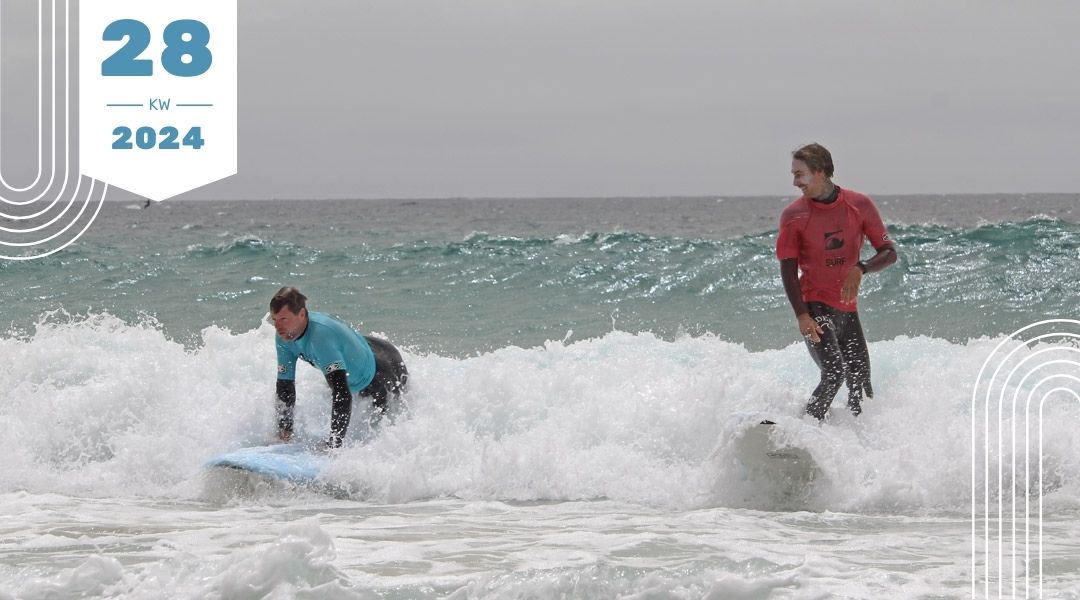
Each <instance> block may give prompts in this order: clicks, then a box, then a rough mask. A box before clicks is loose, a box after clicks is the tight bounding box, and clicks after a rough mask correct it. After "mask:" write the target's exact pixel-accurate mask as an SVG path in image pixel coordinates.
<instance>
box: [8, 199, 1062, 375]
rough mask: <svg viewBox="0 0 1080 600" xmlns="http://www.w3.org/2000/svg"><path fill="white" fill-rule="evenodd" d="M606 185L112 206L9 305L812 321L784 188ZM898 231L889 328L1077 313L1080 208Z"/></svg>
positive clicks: (252, 322)
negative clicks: (572, 193) (684, 196)
mask: <svg viewBox="0 0 1080 600" xmlns="http://www.w3.org/2000/svg"><path fill="white" fill-rule="evenodd" d="M595 204H597V205H599V206H593V205H590V204H589V203H588V202H587V201H579V202H577V203H573V202H570V201H558V200H553V201H542V200H538V201H534V202H533V203H531V204H524V203H522V202H521V201H518V202H517V203H513V202H507V203H505V204H504V205H499V204H497V203H493V202H489V203H481V202H478V201H456V203H455V201H442V202H441V203H440V202H431V203H416V202H412V203H407V202H405V203H396V204H394V203H386V202H384V203H374V204H373V203H364V202H352V203H345V202H326V203H322V202H293V203H289V202H264V203H260V202H247V203H244V202H204V203H173V204H168V203H166V204H162V205H155V206H153V207H151V209H149V210H145V211H144V210H132V207H125V206H120V205H109V206H107V207H106V210H104V211H103V212H102V215H101V217H99V220H98V222H97V223H95V225H94V228H93V229H92V230H91V231H90V232H89V233H88V234H87V235H85V236H84V238H83V239H81V240H80V241H79V242H78V243H77V244H76V245H75V246H73V247H72V248H69V249H67V250H65V251H63V252H61V253H58V254H56V255H54V256H51V257H47V258H44V259H39V260H33V261H26V262H21V263H15V262H2V263H0V277H2V278H3V281H4V286H3V290H2V292H0V298H2V300H3V304H4V311H3V321H4V324H5V325H9V326H10V327H12V328H13V329H14V330H15V331H17V332H29V331H32V329H33V327H34V324H35V323H36V322H37V321H39V320H40V319H42V318H43V316H44V315H46V314H47V313H49V312H50V311H60V310H62V311H64V312H63V313H58V314H53V315H52V317H50V318H54V319H55V318H66V317H65V316H63V315H64V314H67V315H76V316H77V315H83V314H86V313H101V312H108V313H110V314H113V315H115V316H119V317H120V318H122V319H124V320H125V321H128V322H135V321H140V320H147V319H151V320H154V321H156V322H157V323H158V324H159V325H160V326H161V327H162V328H163V329H164V330H165V331H166V332H167V333H168V335H170V336H171V337H173V338H174V339H178V340H182V341H185V342H192V341H195V340H197V339H198V334H199V332H200V331H201V330H202V329H203V328H205V327H207V326H210V325H221V326H224V327H227V328H230V329H231V330H233V331H238V332H239V331H247V330H250V329H252V328H254V327H255V326H256V325H257V323H258V320H259V319H260V318H261V317H262V316H263V315H264V313H265V312H266V308H265V307H266V304H267V301H268V299H269V297H270V296H271V295H272V294H273V292H274V291H275V290H276V289H277V288H278V287H280V286H282V285H286V284H290V285H296V286H299V287H300V288H301V289H302V290H303V291H304V292H305V293H306V294H307V295H308V296H309V298H310V299H311V303H312V305H313V306H316V307H317V308H318V309H319V310H323V311H326V312H329V313H332V314H336V315H339V316H340V317H342V318H343V319H345V320H347V321H349V322H351V323H353V324H354V325H357V326H358V327H360V328H362V329H364V330H366V331H373V332H378V333H383V334H386V335H388V336H390V337H391V338H392V339H394V340H397V341H399V342H400V343H402V344H403V345H405V346H408V347H410V348H413V349H415V350H418V351H430V352H437V353H442V354H450V355H464V354H469V353H472V352H476V351H487V350H491V349H494V348H499V347H504V346H508V345H517V346H524V347H530V346H534V345H537V344H541V343H543V342H544V341H545V340H549V339H558V340H561V339H564V338H566V337H567V336H570V339H582V338H591V337H596V336H600V335H603V334H604V333H606V332H608V331H611V330H612V329H618V330H622V331H629V332H639V331H650V332H653V333H655V334H657V335H658V336H661V337H663V338H665V339H671V338H673V337H675V336H679V335H682V334H689V335H700V334H704V333H713V334H716V335H717V336H719V337H721V338H723V339H727V340H730V341H734V342H738V343H742V344H745V345H746V346H747V347H748V348H750V349H761V348H775V347H783V346H785V345H787V344H790V343H791V342H792V341H793V340H794V339H795V338H796V336H795V335H794V333H795V332H794V325H793V321H792V318H791V312H790V308H789V307H788V306H787V300H786V298H785V297H784V295H783V293H782V289H781V284H780V280H779V276H778V268H777V262H776V260H775V258H774V256H773V244H774V242H775V225H774V223H773V220H774V219H775V216H776V214H777V212H778V210H779V208H780V207H782V204H781V203H778V202H775V201H772V202H764V201H760V202H757V203H750V202H747V203H743V204H741V205H740V204H738V203H735V202H729V203H727V204H724V203H715V202H710V203H707V204H704V205H702V204H701V201H698V202H697V203H692V202H687V203H685V204H680V203H679V202H672V201H668V202H664V201H655V202H651V203H650V202H647V201H637V202H636V203H634V204H632V205H630V206H621V205H618V204H612V203H610V202H609V203H599V202H598V203H595ZM891 206H893V207H894V210H893V212H904V211H902V210H900V209H898V208H896V207H895V203H893V205H891ZM889 207H890V205H889V204H887V203H886V204H885V205H884V207H883V212H884V213H885V215H886V219H887V220H889ZM958 210H960V211H961V212H962V209H958ZM703 211H707V212H703ZM907 212H908V213H910V212H911V211H910V210H908V211H907ZM999 212H1003V211H1001V210H999ZM1004 214H1005V215H1008V214H1009V211H1004ZM891 231H892V234H893V237H894V238H895V239H896V241H897V242H898V244H899V247H900V260H899V262H898V264H897V265H895V266H894V267H892V268H890V269H888V270H886V271H884V272H882V273H879V274H874V275H873V276H871V277H868V278H867V279H866V280H865V282H864V287H863V291H862V295H861V299H860V310H861V312H862V314H863V315H864V324H865V326H866V330H867V336H868V338H869V339H870V340H871V341H873V340H882V339H892V338H895V337H896V336H901V335H908V336H915V335H929V336H933V337H939V338H946V339H949V340H952V341H964V340H967V339H970V338H973V337H979V336H983V335H996V334H1001V333H1008V332H1011V331H1013V330H1015V329H1016V328H1018V327H1020V326H1023V325H1025V324H1027V323H1030V322H1032V321H1033V320H1037V319H1041V318H1046V317H1048V316H1070V315H1074V314H1075V312H1076V299H1077V298H1078V297H1080V278H1078V277H1077V273H1078V270H1077V266H1076V265H1077V263H1078V260H1080V225H1078V224H1077V223H1076V222H1074V221H1070V220H1064V219H1060V218H1051V217H1047V216H1033V217H1028V218H1024V219H1021V220H1017V221H1000V222H995V223H984V224H981V225H979V224H975V225H969V226H956V225H952V226H949V225H939V224H900V225H896V224H894V225H892V226H891ZM866 252H867V253H868V252H869V250H868V249H867V250H866ZM864 254H865V253H864Z"/></svg>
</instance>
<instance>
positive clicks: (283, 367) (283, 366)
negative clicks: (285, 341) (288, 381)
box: [277, 365, 288, 373]
mask: <svg viewBox="0 0 1080 600" xmlns="http://www.w3.org/2000/svg"><path fill="white" fill-rule="evenodd" d="M285 371H288V369H286V368H285V365H278V366H277V372H278V373H284V372H285Z"/></svg>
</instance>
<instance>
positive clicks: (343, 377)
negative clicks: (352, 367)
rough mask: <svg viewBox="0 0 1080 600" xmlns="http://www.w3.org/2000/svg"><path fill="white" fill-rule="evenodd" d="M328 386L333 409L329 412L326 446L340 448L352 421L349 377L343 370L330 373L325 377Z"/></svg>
mask: <svg viewBox="0 0 1080 600" xmlns="http://www.w3.org/2000/svg"><path fill="white" fill-rule="evenodd" d="M326 383H328V384H330V394H331V396H332V397H333V407H332V408H331V410H330V437H329V438H328V439H327V440H326V445H327V446H329V447H331V448H339V447H341V440H342V439H344V438H345V433H346V432H347V431H348V430H349V421H350V420H351V419H352V391H351V390H349V376H348V374H347V373H346V372H345V371H344V370H343V369H337V370H334V371H331V372H330V373H328V374H327V375H326Z"/></svg>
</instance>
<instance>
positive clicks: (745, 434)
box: [731, 415, 819, 489]
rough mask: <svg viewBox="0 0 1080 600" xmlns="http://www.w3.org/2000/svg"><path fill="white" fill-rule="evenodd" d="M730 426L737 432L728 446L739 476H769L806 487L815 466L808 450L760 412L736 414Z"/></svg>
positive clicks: (767, 478)
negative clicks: (735, 461)
mask: <svg viewBox="0 0 1080 600" xmlns="http://www.w3.org/2000/svg"><path fill="white" fill-rule="evenodd" d="M733 418H734V419H736V420H738V421H739V423H737V425H736V426H735V427H733V428H732V429H733V430H734V431H735V433H734V435H735V436H737V437H736V438H735V439H734V441H733V443H732V445H731V447H732V449H733V451H734V454H735V459H736V460H737V461H738V463H739V465H740V466H741V468H742V475H743V479H755V480H761V479H765V480H769V481H772V482H775V483H778V484H784V485H789V486H791V487H792V488H793V489H797V488H801V487H806V486H808V485H809V484H810V483H811V482H813V480H814V478H815V477H817V475H818V473H819V469H818V466H817V463H816V462H815V461H814V457H813V455H812V454H811V453H810V451H809V450H808V449H807V448H806V447H803V446H801V445H799V444H798V443H795V442H793V441H791V440H792V439H793V438H795V437H797V436H791V435H785V433H787V432H785V430H784V428H785V425H778V424H776V423H775V422H773V421H772V420H771V419H769V418H767V417H763V416H761V415H736V416H734V417H733Z"/></svg>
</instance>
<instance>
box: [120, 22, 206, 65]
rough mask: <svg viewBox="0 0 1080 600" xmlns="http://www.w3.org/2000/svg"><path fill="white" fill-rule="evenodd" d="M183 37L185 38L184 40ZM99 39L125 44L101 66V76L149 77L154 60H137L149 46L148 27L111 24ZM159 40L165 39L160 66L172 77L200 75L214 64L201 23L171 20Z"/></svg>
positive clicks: (128, 23)
mask: <svg viewBox="0 0 1080 600" xmlns="http://www.w3.org/2000/svg"><path fill="white" fill-rule="evenodd" d="M185 36H187V39H184V37H185ZM101 38H102V39H103V40H105V41H107V42H119V41H123V39H124V38H127V43H126V44H124V45H123V46H121V47H120V49H119V50H117V51H116V52H114V53H113V54H112V56H110V57H109V58H107V59H105V60H104V61H103V62H102V63H101V74H102V75H103V76H105V77H114V76H119V77H150V76H152V75H153V74H154V61H152V60H149V59H145V58H139V55H140V54H142V53H143V51H144V50H146V48H147V47H148V46H149V45H150V28H149V27H147V26H146V24H145V23H143V22H142V21H136V20H134V19H121V20H119V21H113V22H112V23H109V26H108V27H106V28H105V33H104V34H102V36H101ZM162 38H163V39H164V40H165V51H164V52H162V53H161V66H162V67H164V68H165V71H167V72H168V73H170V74H172V75H176V76H177V77H195V76H198V75H202V74H203V73H205V72H206V71H207V70H208V69H209V68H210V63H212V62H213V61H214V56H213V54H211V52H210V49H209V48H208V47H207V44H208V43H210V29H209V28H207V27H206V24H204V23H203V22H202V21H195V20H192V19H181V20H179V21H173V22H172V23H169V24H168V26H166V27H165V32H164V35H163V36H162ZM184 57H188V61H187V62H184Z"/></svg>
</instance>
